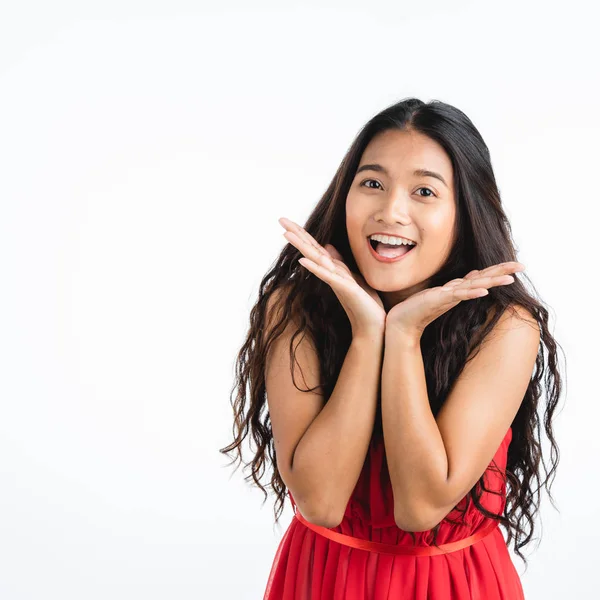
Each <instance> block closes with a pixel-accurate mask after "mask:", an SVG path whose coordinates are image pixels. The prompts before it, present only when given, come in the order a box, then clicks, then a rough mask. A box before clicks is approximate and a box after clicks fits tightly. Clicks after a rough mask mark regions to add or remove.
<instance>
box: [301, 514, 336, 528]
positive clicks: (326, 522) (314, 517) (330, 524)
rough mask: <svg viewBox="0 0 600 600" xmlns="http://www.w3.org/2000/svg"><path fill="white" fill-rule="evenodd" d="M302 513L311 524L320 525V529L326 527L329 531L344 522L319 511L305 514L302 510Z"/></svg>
mask: <svg viewBox="0 0 600 600" xmlns="http://www.w3.org/2000/svg"><path fill="white" fill-rule="evenodd" d="M300 512H301V513H302V516H303V517H304V518H305V519H306V520H307V521H308V522H309V523H312V524H313V525H319V526H320V527H326V528H327V529H332V528H334V527H337V526H338V525H339V524H340V523H341V522H342V519H340V518H338V517H337V516H331V515H327V514H323V513H320V512H318V511H308V512H304V510H300Z"/></svg>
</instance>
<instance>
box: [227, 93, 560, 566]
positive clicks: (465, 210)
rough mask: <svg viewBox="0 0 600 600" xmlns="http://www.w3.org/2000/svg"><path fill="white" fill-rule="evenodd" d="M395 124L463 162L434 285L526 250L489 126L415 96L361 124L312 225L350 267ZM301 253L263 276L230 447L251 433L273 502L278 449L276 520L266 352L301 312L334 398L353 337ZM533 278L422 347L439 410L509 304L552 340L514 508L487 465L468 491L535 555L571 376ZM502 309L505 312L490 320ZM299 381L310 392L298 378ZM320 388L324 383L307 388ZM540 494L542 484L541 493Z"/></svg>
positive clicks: (473, 303) (512, 494)
mask: <svg viewBox="0 0 600 600" xmlns="http://www.w3.org/2000/svg"><path fill="white" fill-rule="evenodd" d="M389 129H394V130H405V131H416V132H419V133H421V134H424V135H427V136H429V137H430V138H431V139H432V140H435V141H436V142H437V143H439V144H440V145H441V146H442V147H443V148H444V150H445V151H446V153H447V154H448V156H449V157H450V159H451V161H452V167H453V171H454V179H455V198H456V199H457V211H456V229H455V232H454V233H455V240H456V242H455V245H454V247H453V249H452V250H451V253H450V255H449V256H448V259H447V261H446V263H445V264H444V265H443V266H442V268H441V269H440V270H439V272H438V273H437V274H436V275H435V276H434V277H433V278H432V279H431V281H430V285H431V287H435V286H438V285H444V284H445V283H447V282H448V281H450V280H452V279H455V278H458V277H464V276H465V274H466V273H468V272H469V271H471V270H473V269H484V268H486V267H488V266H490V265H493V264H498V263H502V262H507V261H514V260H517V258H516V251H515V244H514V242H513V240H512V233H511V227H510V224H509V221H508V219H507V216H506V214H505V212H504V209H503V207H502V203H501V199H500V192H499V190H498V186H497V184H496V180H495V177H494V173H493V169H492V164H491V160H490V153H489V150H488V148H487V146H486V144H485V142H484V141H483V138H482V137H481V135H480V133H479V131H478V130H477V129H476V128H475V126H474V124H473V123H472V122H471V120H470V119H469V118H468V117H467V116H466V115H465V114H464V113H463V112H462V111H460V110H459V109H457V108H455V107H453V106H451V105H449V104H446V103H444V102H441V101H438V100H433V101H431V102H428V103H425V102H423V101H422V100H419V99H417V98H408V99H405V100H402V101H401V102H398V103H396V104H394V105H392V106H390V107H388V108H386V109H384V110H383V111H381V112H380V113H378V114H377V115H375V116H374V117H373V118H372V119H371V120H370V121H369V122H368V123H367V124H366V125H365V126H364V127H363V128H362V130H361V131H360V132H359V133H358V135H357V137H356V139H355V140H354V142H353V143H352V145H351V146H350V149H349V150H348V151H347V153H346V155H345V156H344V158H343V160H342V162H341V164H340V166H339V168H338V170H337V172H336V174H335V176H334V177H333V180H332V181H331V183H330V184H329V187H328V188H327V191H326V192H325V193H324V194H323V196H322V198H321V199H320V201H319V202H318V204H317V205H316V207H315V208H314V210H313V211H312V213H311V214H310V216H309V217H308V219H307V221H306V223H305V224H304V225H303V227H304V228H305V229H306V231H308V232H309V233H310V234H311V235H312V236H313V237H314V238H315V239H316V240H317V241H318V242H319V243H320V244H321V245H325V244H327V243H331V244H333V246H334V247H335V248H336V249H337V250H338V251H339V252H340V253H341V255H342V257H343V259H344V262H345V263H346V265H348V267H349V268H350V269H351V270H352V271H353V272H358V267H357V265H356V262H355V261H354V258H353V254H352V251H351V249H350V245H349V241H348V235H347V231H346V225H345V222H346V220H345V201H346V196H347V194H348V191H349V189H350V186H351V184H352V181H353V179H354V177H355V173H356V170H357V168H358V165H359V162H360V159H361V156H362V154H363V152H364V150H365V148H366V146H367V144H368V143H369V142H370V141H371V139H373V137H375V136H376V135H377V134H379V133H382V132H384V131H386V130H389ZM301 256H302V254H301V253H300V252H299V250H298V249H297V248H295V247H294V246H293V245H292V244H286V245H285V247H284V248H283V250H282V251H281V254H280V255H279V257H278V259H277V260H276V262H275V263H274V266H273V267H272V268H271V270H270V271H269V272H268V273H267V274H266V275H265V276H264V278H263V279H262V281H261V284H260V286H259V292H258V300H257V302H256V304H255V305H254V307H253V308H252V310H251V312H250V328H249V331H248V334H247V337H246V340H245V342H244V344H243V345H242V347H241V349H240V351H239V354H238V356H237V361H236V380H235V384H234V388H233V389H232V394H233V392H234V390H235V389H236V387H237V395H236V397H235V401H233V400H231V404H232V407H233V411H234V424H233V435H234V438H235V439H234V441H233V442H232V443H231V444H230V445H229V446H227V447H225V448H221V449H220V450H219V451H220V452H222V453H224V454H228V453H230V452H232V451H233V450H234V449H237V451H238V458H239V460H240V461H241V460H242V452H241V443H242V441H243V440H244V438H245V437H246V436H247V435H248V433H249V432H251V435H252V439H253V440H254V442H255V444H256V446H257V449H256V453H255V455H254V457H253V459H252V461H251V463H245V465H246V466H248V465H249V464H251V473H250V475H249V476H247V477H246V478H245V479H246V480H247V481H249V480H250V478H251V479H252V480H253V481H254V483H255V484H256V485H257V486H258V487H259V488H260V489H261V490H262V491H263V493H264V494H265V502H266V499H267V493H266V491H265V488H264V487H263V486H262V485H261V483H260V481H259V478H261V477H262V475H263V473H264V469H265V454H266V453H267V454H268V461H269V463H270V466H271V467H272V468H273V475H272V477H271V487H272V489H273V490H275V494H276V497H277V502H276V503H275V506H274V511H275V522H277V521H278V519H279V516H280V515H281V513H282V512H283V503H284V499H285V493H286V486H285V484H284V482H283V480H282V479H281V476H280V474H279V471H278V469H277V463H276V460H275V446H274V443H273V435H272V429H271V423H270V417H269V413H268V406H267V404H266V388H265V357H266V356H267V353H268V351H269V348H270V346H271V344H272V343H273V342H274V340H275V338H276V337H278V336H279V335H280V334H281V333H282V331H283V330H284V328H285V325H286V323H287V322H288V321H289V320H290V319H291V318H292V317H293V318H294V322H296V323H297V326H298V330H297V331H296V335H295V336H294V337H293V339H292V340H291V342H290V355H293V344H294V339H295V338H296V337H297V336H299V335H302V334H308V335H309V336H310V339H311V340H312V342H313V343H314V345H315V348H316V349H317V351H318V356H319V361H320V365H321V379H322V380H321V385H320V386H317V387H321V388H322V389H323V394H324V398H325V399H327V398H329V397H330V395H331V393H332V392H333V389H334V387H335V383H336V381H337V378H338V375H339V372H340V370H341V366H342V363H343V360H344V357H345V355H346V353H347V352H348V348H349V345H350V342H351V340H352V335H351V327H350V322H349V320H348V318H347V316H346V314H345V312H344V310H343V308H342V307H341V305H340V303H339V301H338V300H337V297H336V296H335V294H334V293H333V290H332V289H331V288H330V287H329V285H327V284H326V283H325V282H323V281H321V280H320V279H319V278H318V277H316V276H315V275H314V274H312V273H310V272H309V271H308V270H307V269H303V267H302V266H301V265H300V264H299V263H298V258H300V257H301ZM524 277H526V275H525V274H524V273H519V278H517V277H516V276H515V281H514V283H512V284H511V285H505V286H498V287H492V288H490V289H489V294H488V295H487V296H484V297H482V298H478V299H474V300H469V301H465V302H461V303H459V304H458V305H457V306H455V307H454V308H453V309H452V310H450V311H448V312H446V313H445V314H443V315H442V316H441V317H439V318H438V319H436V320H435V321H434V322H433V323H431V324H430V325H429V326H428V327H427V328H426V329H425V331H424V333H423V335H422V338H421V350H422V352H423V359H424V360H423V362H424V365H425V375H426V380H427V390H428V394H429V399H430V404H431V409H432V412H433V414H434V416H435V415H437V413H438V412H439V410H440V408H441V406H442V404H443V402H444V399H445V398H446V396H447V395H448V393H449V391H450V388H451V387H452V385H453V383H454V382H455V380H456V378H457V377H458V376H459V374H460V373H461V371H462V369H463V368H464V366H465V364H466V361H467V358H468V357H469V356H470V354H471V352H472V351H473V350H474V349H477V348H479V347H480V345H481V342H482V341H483V339H484V338H485V337H486V335H487V334H488V333H489V332H490V331H491V330H492V328H493V327H494V325H495V324H496V322H497V321H498V319H499V318H500V317H501V316H502V313H503V312H504V311H505V310H507V309H509V310H510V309H511V308H512V307H515V306H517V305H518V306H521V307H523V308H525V309H526V310H527V311H528V312H529V313H530V315H531V316H533V318H535V320H536V321H537V323H538V325H539V329H540V334H541V335H540V347H539V351H538V356H537V359H536V363H535V372H534V374H533V376H532V378H531V380H530V383H529V386H528V388H527V391H526V393H525V396H524V398H523V401H522V403H521V406H520V409H519V411H518V413H517V416H516V417H515V420H514V422H513V423H512V441H511V444H510V446H509V449H508V456H507V466H506V481H507V484H509V485H507V499H506V506H505V509H504V514H503V515H495V514H493V513H490V512H488V511H487V510H486V509H485V508H484V507H483V506H482V505H481V503H480V501H479V500H480V498H481V492H482V491H484V490H485V491H491V490H488V489H487V488H486V487H485V483H486V482H485V480H484V476H483V475H482V477H481V478H480V479H479V481H478V482H477V483H476V484H475V485H474V486H473V488H472V489H471V490H470V492H469V493H468V494H467V497H466V498H467V506H468V503H469V502H470V501H471V500H472V501H473V502H474V505H475V506H476V507H477V509H479V510H480V511H481V512H482V513H483V514H484V515H485V516H487V517H489V518H495V519H497V520H498V521H500V522H501V523H502V524H503V525H505V526H506V528H507V530H508V541H507V544H510V542H511V540H512V539H513V537H514V538H515V551H516V553H517V554H518V555H519V556H520V557H521V559H523V560H524V561H525V563H527V560H526V558H525V557H524V556H523V554H522V553H521V552H520V548H522V547H523V546H525V545H526V544H527V543H528V542H529V541H530V540H531V538H532V535H533V517H534V515H535V513H536V512H537V511H538V509H539V489H540V488H541V486H542V485H544V486H545V487H546V490H547V491H548V494H549V496H550V499H551V500H552V495H551V493H550V489H549V486H548V483H549V482H550V484H551V483H552V481H553V475H554V473H555V471H556V468H557V465H558V460H559V453H558V446H557V444H556V441H555V439H554V436H553V429H552V417H553V414H554V411H555V409H556V406H557V403H558V400H559V397H560V394H561V389H562V383H561V375H560V373H559V370H558V365H557V342H556V341H555V339H554V337H553V336H552V335H551V333H550V331H549V329H548V310H547V309H546V308H545V307H544V306H543V304H542V302H541V301H538V300H536V299H535V298H534V297H533V295H532V293H530V292H529V291H528V290H527V289H526V287H525V285H524V284H523V282H522V279H521V278H524ZM527 279H528V278H527ZM528 280H529V279H528ZM531 287H532V289H534V288H533V286H531ZM279 288H285V289H286V290H289V292H290V293H288V294H286V295H285V302H284V303H283V305H282V307H281V309H282V310H281V311H280V319H279V321H278V323H277V324H275V326H274V327H273V328H272V329H271V330H270V334H269V335H267V336H265V335H263V333H264V330H265V316H266V307H267V301H268V300H269V298H270V296H271V295H272V294H273V293H274V292H275V291H276V290H278V289H279ZM492 314H493V317H492V318H491V319H489V316H490V315H492ZM486 323H487V324H486ZM265 338H266V339H265ZM544 349H545V351H546V356H544ZM292 375H293V373H292ZM542 382H543V385H542ZM296 387H297V389H299V390H300V388H298V386H297V385H296ZM542 387H543V388H544V389H545V391H546V396H547V406H546V411H545V414H544V417H543V424H544V430H545V433H546V435H547V437H548V439H549V440H550V444H551V458H552V461H551V462H552V468H551V469H550V471H548V470H547V469H546V464H545V462H544V460H543V457H542V450H541V441H540V439H539V438H540V419H539V417H538V412H537V411H538V401H539V398H540V396H541V393H542ZM314 389H316V388H312V389H310V390H302V391H306V392H308V391H313V390H314ZM263 409H265V410H263ZM380 419H381V415H380V411H379V417H378V422H377V423H376V426H379V427H381V423H380ZM234 460H235V459H234ZM540 461H541V462H542V464H543V465H544V474H545V478H544V480H543V481H542V483H541V484H540ZM232 462H234V461H232ZM230 464H231V463H230ZM533 479H535V480H536V487H535V489H532V480H533ZM492 493H493V492H492ZM496 493H497V492H496ZM534 494H537V496H536V501H535V502H534ZM553 505H554V502H553ZM554 506H555V505H554ZM555 508H556V506H555ZM464 512H466V506H465V509H464ZM523 524H525V525H528V526H530V531H529V533H528V534H527V536H526V537H525V538H524V539H522V537H524V536H525V533H526V532H525V530H524V528H523V527H522V525H523ZM438 529H439V524H438V525H437V526H436V527H435V528H433V529H432V531H433V533H434V538H433V543H434V544H435V543H436V539H437V533H438ZM413 539H414V536H413Z"/></svg>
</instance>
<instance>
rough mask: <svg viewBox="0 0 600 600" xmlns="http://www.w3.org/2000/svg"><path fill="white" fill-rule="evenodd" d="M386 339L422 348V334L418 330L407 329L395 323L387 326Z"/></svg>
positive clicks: (406, 345) (405, 345)
mask: <svg viewBox="0 0 600 600" xmlns="http://www.w3.org/2000/svg"><path fill="white" fill-rule="evenodd" d="M385 341H386V343H388V342H392V341H393V342H394V343H399V344H401V345H402V346H404V347H410V348H421V334H420V333H419V332H418V331H412V330H411V331H407V330H406V329H402V328H400V327H396V326H394V325H389V326H387V327H386V328H385Z"/></svg>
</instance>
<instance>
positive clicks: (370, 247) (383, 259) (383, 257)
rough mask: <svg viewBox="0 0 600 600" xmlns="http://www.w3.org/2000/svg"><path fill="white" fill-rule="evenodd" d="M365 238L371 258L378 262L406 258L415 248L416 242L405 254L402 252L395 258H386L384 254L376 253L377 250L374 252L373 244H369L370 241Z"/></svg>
mask: <svg viewBox="0 0 600 600" xmlns="http://www.w3.org/2000/svg"><path fill="white" fill-rule="evenodd" d="M366 239H367V246H369V252H370V253H371V256H373V258H374V259H375V260H377V261H379V262H382V263H395V262H399V261H401V260H402V259H403V258H406V257H407V256H409V255H410V254H411V253H412V252H414V251H415V248H416V244H415V245H414V246H413V247H412V250H409V251H408V252H407V253H406V254H403V255H402V256H398V257H397V258H387V257H385V256H380V255H379V254H377V252H375V249H374V248H373V246H371V241H370V240H369V238H366Z"/></svg>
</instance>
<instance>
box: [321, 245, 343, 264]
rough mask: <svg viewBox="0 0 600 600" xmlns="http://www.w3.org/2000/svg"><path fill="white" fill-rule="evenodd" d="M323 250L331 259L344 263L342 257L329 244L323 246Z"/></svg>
mask: <svg viewBox="0 0 600 600" xmlns="http://www.w3.org/2000/svg"><path fill="white" fill-rule="evenodd" d="M325 250H327V252H329V254H331V256H333V258H337V260H341V261H342V262H343V261H344V257H343V256H342V255H341V254H340V253H339V252H338V251H337V250H336V249H335V247H334V246H332V245H331V244H325Z"/></svg>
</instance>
